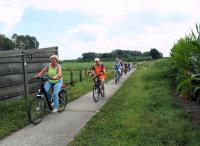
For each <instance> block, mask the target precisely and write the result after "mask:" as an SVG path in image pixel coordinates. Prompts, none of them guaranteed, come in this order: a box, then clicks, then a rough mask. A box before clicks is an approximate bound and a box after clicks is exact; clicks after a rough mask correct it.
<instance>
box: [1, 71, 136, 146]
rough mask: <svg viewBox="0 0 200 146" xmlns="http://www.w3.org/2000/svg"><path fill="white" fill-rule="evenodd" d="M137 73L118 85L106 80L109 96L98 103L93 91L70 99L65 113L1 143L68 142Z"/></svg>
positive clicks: (43, 145)
mask: <svg viewBox="0 0 200 146" xmlns="http://www.w3.org/2000/svg"><path fill="white" fill-rule="evenodd" d="M133 72H134V70H132V71H130V72H129V73H128V74H127V75H126V76H123V78H122V79H121V80H120V83H119V84H118V85H115V81H114V80H111V81H109V82H108V83H106V86H105V88H106V97H105V98H100V101H99V102H98V103H95V102H94V100H93V97H92V92H89V93H88V94H86V95H84V96H82V97H80V98H79V99H77V100H75V101H73V102H70V103H69V104H68V105H67V108H66V110H65V111H64V112H63V113H61V114H59V113H52V114H49V115H47V116H46V117H44V120H43V121H42V123H40V124H39V125H37V126H34V125H29V126H27V127H25V128H23V129H21V130H19V131H17V132H15V133H13V134H12V135H10V136H8V137H7V138H6V139H3V140H2V141H0V146H62V145H66V143H68V142H69V141H71V140H72V139H73V137H74V136H75V135H76V134H77V133H78V132H79V131H80V129H81V128H82V127H84V125H85V124H86V123H87V121H89V120H90V118H91V117H93V116H94V115H95V114H96V113H97V112H98V111H99V109H100V108H101V107H102V106H103V105H104V104H105V103H106V102H107V100H108V99H109V98H110V97H111V96H112V95H113V94H114V93H115V92H116V91H117V90H118V89H119V88H120V87H121V86H122V85H123V83H124V81H125V80H126V79H128V77H129V76H130V75H131V74H132V73H133Z"/></svg>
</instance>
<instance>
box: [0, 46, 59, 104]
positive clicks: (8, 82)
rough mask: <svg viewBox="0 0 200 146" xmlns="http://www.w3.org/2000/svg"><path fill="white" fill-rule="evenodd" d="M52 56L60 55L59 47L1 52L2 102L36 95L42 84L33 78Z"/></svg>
mask: <svg viewBox="0 0 200 146" xmlns="http://www.w3.org/2000/svg"><path fill="white" fill-rule="evenodd" d="M52 54H58V47H50V48H43V49H38V50H28V51H27V50H23V51H22V50H12V51H0V101H1V100H6V99H11V98H19V97H24V96H25V97H27V96H29V95H30V94H32V93H35V92H36V91H37V88H38V86H39V85H40V82H38V81H37V80H34V79H33V76H34V75H35V74H36V73H37V72H38V71H40V70H41V69H42V68H43V67H44V66H45V65H47V64H48V63H49V57H50V56H51V55H52Z"/></svg>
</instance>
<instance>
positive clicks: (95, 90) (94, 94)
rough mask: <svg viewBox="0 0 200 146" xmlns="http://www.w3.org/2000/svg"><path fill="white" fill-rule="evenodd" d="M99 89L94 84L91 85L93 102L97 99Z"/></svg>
mask: <svg viewBox="0 0 200 146" xmlns="http://www.w3.org/2000/svg"><path fill="white" fill-rule="evenodd" d="M99 95H100V94H99V89H98V88H97V87H96V86H95V85H94V86H93V99H94V101H95V102H98V101H99Z"/></svg>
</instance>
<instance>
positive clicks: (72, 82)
mask: <svg viewBox="0 0 200 146" xmlns="http://www.w3.org/2000/svg"><path fill="white" fill-rule="evenodd" d="M70 79H71V82H70V83H71V86H73V85H74V81H73V72H72V69H71V70H70Z"/></svg>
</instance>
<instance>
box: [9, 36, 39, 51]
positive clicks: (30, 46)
mask: <svg viewBox="0 0 200 146" xmlns="http://www.w3.org/2000/svg"><path fill="white" fill-rule="evenodd" d="M11 39H12V41H13V43H14V45H15V49H17V50H34V49H38V48H39V42H38V41H37V39H36V37H34V36H29V35H25V36H24V35H17V34H16V33H15V34H13V35H12V37H11Z"/></svg>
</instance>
